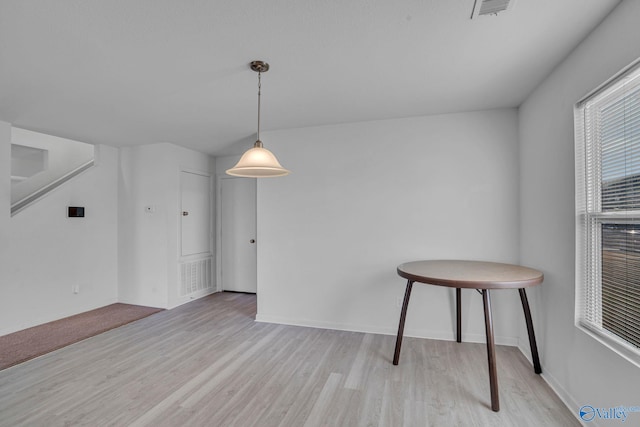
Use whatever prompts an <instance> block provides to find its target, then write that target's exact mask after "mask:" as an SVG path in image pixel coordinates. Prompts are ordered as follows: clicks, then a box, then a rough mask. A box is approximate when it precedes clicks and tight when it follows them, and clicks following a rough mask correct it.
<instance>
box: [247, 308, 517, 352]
mask: <svg viewBox="0 0 640 427" xmlns="http://www.w3.org/2000/svg"><path fill="white" fill-rule="evenodd" d="M256 322H263V323H277V324H280V325H290V326H304V327H307V328H319V329H334V330H338V331H349V332H363V333H369V334H380V335H396V334H397V333H398V329H397V326H393V327H388V328H385V327H380V326H372V325H362V324H351V323H337V322H327V321H320V320H308V319H290V318H286V317H280V316H271V315H264V314H258V315H256ZM404 336H405V337H412V338H425V339H432V340H442V341H455V339H456V337H455V332H453V331H451V332H446V331H435V330H429V329H421V328H405V330H404ZM462 341H464V342H472V343H482V344H484V343H485V342H486V339H485V336H484V334H463V335H462ZM495 342H496V344H498V345H508V346H512V347H516V346H517V345H518V338H516V337H502V336H496V337H495Z"/></svg>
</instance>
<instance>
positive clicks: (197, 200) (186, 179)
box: [180, 171, 211, 257]
mask: <svg viewBox="0 0 640 427" xmlns="http://www.w3.org/2000/svg"><path fill="white" fill-rule="evenodd" d="M209 185H210V177H209V176H206V175H199V174H196V173H191V172H184V171H183V172H180V193H181V208H182V212H181V218H182V221H181V233H180V235H181V238H180V241H181V245H180V248H181V249H180V252H181V253H180V255H181V256H183V257H184V256H189V255H197V254H210V253H211V203H210V197H211V196H210V194H211V192H210V191H209Z"/></svg>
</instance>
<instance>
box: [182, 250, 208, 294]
mask: <svg viewBox="0 0 640 427" xmlns="http://www.w3.org/2000/svg"><path fill="white" fill-rule="evenodd" d="M211 263H212V259H211V258H206V259H199V260H197V261H188V262H183V263H181V264H180V296H181V297H184V296H188V295H191V294H194V293H196V292H199V291H205V290H211V289H213V273H212V268H211V266H212V265H211Z"/></svg>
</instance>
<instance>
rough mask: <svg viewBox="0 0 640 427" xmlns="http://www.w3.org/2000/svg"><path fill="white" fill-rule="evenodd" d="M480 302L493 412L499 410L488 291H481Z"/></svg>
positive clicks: (494, 348) (494, 347) (494, 349)
mask: <svg viewBox="0 0 640 427" xmlns="http://www.w3.org/2000/svg"><path fill="white" fill-rule="evenodd" d="M482 302H483V304H484V324H485V329H486V333H487V359H488V361H489V387H490V389H491V409H492V410H493V411H494V412H498V411H499V410H500V401H499V397H498V373H497V371H496V346H495V342H494V339H493V320H492V319H491V298H490V296H489V289H483V290H482Z"/></svg>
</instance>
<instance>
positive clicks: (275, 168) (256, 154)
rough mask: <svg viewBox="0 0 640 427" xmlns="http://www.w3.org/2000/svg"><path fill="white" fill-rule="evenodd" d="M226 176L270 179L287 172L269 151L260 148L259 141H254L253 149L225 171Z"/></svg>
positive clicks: (260, 143)
mask: <svg viewBox="0 0 640 427" xmlns="http://www.w3.org/2000/svg"><path fill="white" fill-rule="evenodd" d="M227 174H228V175H233V176H242V177H246V178H270V177H276V176H285V175H288V174H289V171H288V170H286V169H285V168H283V167H282V166H281V165H280V162H278V159H276V156H274V155H273V153H272V152H271V151H269V150H267V149H266V148H264V147H262V142H261V141H256V143H255V144H254V146H253V148H250V149H248V150H247V151H246V152H245V153H244V154H243V155H242V157H240V160H239V161H238V163H237V164H236V165H235V166H234V167H233V168H231V169H229V170H227Z"/></svg>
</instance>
